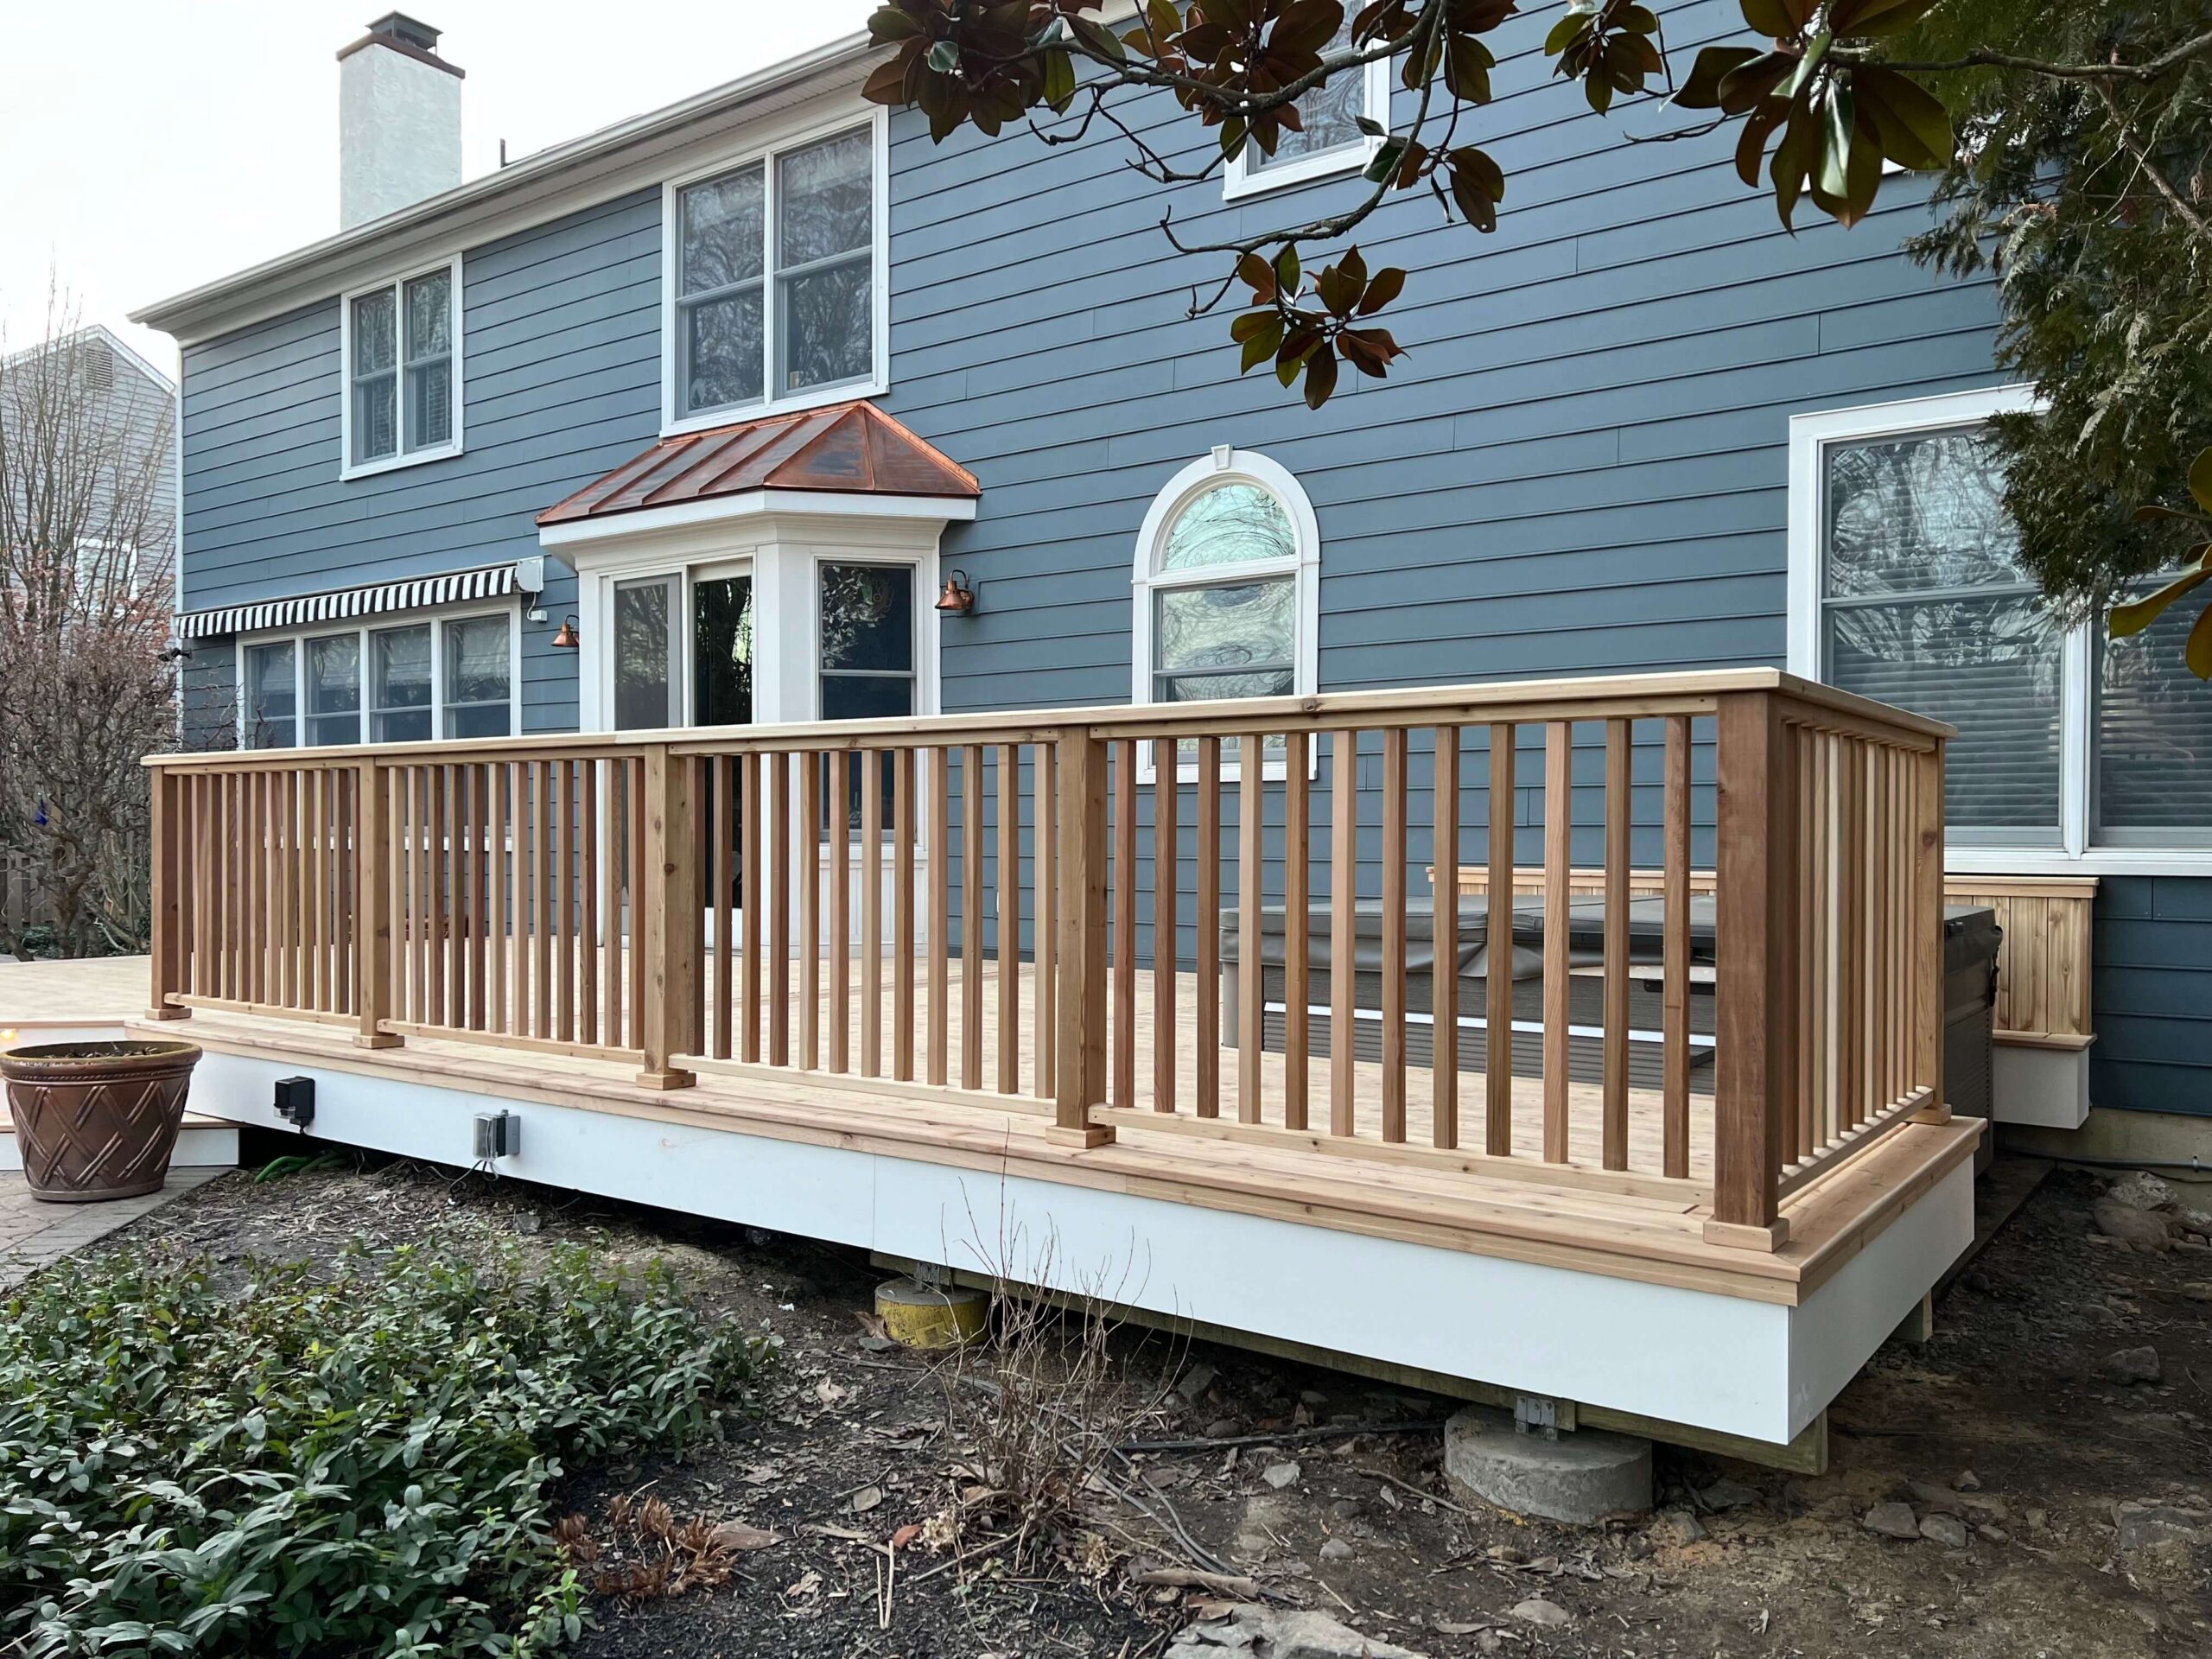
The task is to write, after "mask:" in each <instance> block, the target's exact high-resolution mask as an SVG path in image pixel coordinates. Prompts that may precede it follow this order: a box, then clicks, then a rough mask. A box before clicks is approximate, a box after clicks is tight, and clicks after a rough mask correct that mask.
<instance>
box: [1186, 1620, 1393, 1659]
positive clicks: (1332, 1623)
mask: <svg viewBox="0 0 2212 1659" xmlns="http://www.w3.org/2000/svg"><path fill="white" fill-rule="evenodd" d="M1167 1651H1168V1652H1169V1653H1171V1654H1184V1655H1204V1656H1206V1659H1215V1656H1223V1655H1229V1656H1245V1659H1427V1655H1425V1654H1420V1653H1415V1652H1414V1650H1413V1649H1411V1648H1401V1647H1398V1646H1396V1645H1395V1644H1394V1643H1389V1642H1378V1641H1376V1639H1375V1638H1374V1637H1366V1636H1362V1635H1361V1634H1360V1633H1359V1632H1358V1631H1357V1630H1353V1629H1352V1628H1351V1626H1349V1625H1345V1624H1338V1623H1337V1621H1336V1620H1335V1619H1333V1618H1330V1617H1329V1616H1328V1615H1327V1614H1325V1613H1315V1612H1306V1611H1292V1610H1289V1609H1287V1608H1280V1607H1232V1608H1230V1610H1229V1611H1228V1612H1226V1613H1224V1614H1223V1615H1222V1616H1220V1617H1219V1618H1202V1619H1200V1620H1199V1621H1198V1623H1197V1624H1192V1625H1187V1626H1185V1628H1184V1630H1182V1631H1181V1632H1180V1633H1179V1635H1178V1636H1177V1637H1176V1638H1175V1639H1174V1641H1173V1642H1172V1643H1169V1644H1168V1647H1167Z"/></svg>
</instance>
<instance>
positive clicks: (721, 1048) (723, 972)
mask: <svg viewBox="0 0 2212 1659" xmlns="http://www.w3.org/2000/svg"><path fill="white" fill-rule="evenodd" d="M700 770H701V772H702V777H701V780H700V782H701V786H702V789H703V790H704V791H705V792H706V797H707V841H708V861H707V862H708V870H707V910H708V912H709V913H710V915H711V916H712V918H713V920H712V921H711V922H710V923H709V928H710V929H711V930H712V931H713V933H714V986H713V990H712V994H711V997H710V1001H711V1004H712V1006H713V1008H714V1011H715V1017H714V1035H713V1039H712V1047H711V1048H710V1050H709V1052H711V1053H712V1054H713V1055H714V1057H715V1058H716V1059H718V1060H726V1059H728V1058H730V1054H731V1052H732V1048H733V1043H732V1040H731V1037H732V1033H731V1024H732V1021H733V1020H734V1015H735V1010H734V1009H733V1008H732V1007H731V1006H730V1004H731V1001H732V998H731V995H730V979H731V973H730V966H731V963H732V961H733V958H734V949H733V944H732V941H731V939H730V923H731V919H732V918H731V914H730V888H731V874H730V863H731V855H732V854H733V853H734V851H735V847H734V841H735V838H736V835H737V821H738V817H739V815H738V813H737V812H736V811H735V810H734V808H733V805H732V802H733V800H734V798H735V795H736V791H735V790H734V788H733V787H732V785H733V784H734V782H735V780H736V773H737V757H736V756H734V755H710V756H709V757H707V759H706V760H703V761H702V762H701V764H700Z"/></svg>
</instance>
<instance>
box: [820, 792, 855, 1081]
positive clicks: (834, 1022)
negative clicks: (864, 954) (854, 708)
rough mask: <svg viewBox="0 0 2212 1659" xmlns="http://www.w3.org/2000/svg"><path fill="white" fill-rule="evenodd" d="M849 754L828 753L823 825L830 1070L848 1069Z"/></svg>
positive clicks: (850, 995)
mask: <svg viewBox="0 0 2212 1659" xmlns="http://www.w3.org/2000/svg"><path fill="white" fill-rule="evenodd" d="M852 760H853V757H852V753H851V752H850V751H849V750H846V749H833V750H832V751H830V754H829V813H828V823H826V824H825V825H824V826H823V828H824V832H825V833H826V834H827V835H828V836H829V1069H830V1070H831V1071H848V1070H849V1069H850V1067H851V1065H852V1033H851V1022H852V1007H853V977H852V968H853V961H852V958H853V917H852V886H853V872H852V855H853V827H852V816H853V815H852V798H853V780H852Z"/></svg>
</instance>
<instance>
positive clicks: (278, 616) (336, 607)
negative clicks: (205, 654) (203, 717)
mask: <svg viewBox="0 0 2212 1659" xmlns="http://www.w3.org/2000/svg"><path fill="white" fill-rule="evenodd" d="M528 563H530V564H531V565H532V566H533V567H535V566H536V565H537V561H536V560H534V559H533V560H531V561H528ZM522 587H524V582H522V580H521V579H520V575H519V571H518V566H516V565H514V564H512V563H508V564H494V565H488V566H486V568H484V569H480V570H456V571H454V572H453V573H452V574H450V575H442V576H417V577H416V578H415V579H414V580H412V581H410V582H377V583H374V584H372V585H371V586H369V587H365V588H336V589H334V590H333V591H331V592H329V593H325V594H301V595H300V596H299V597H298V598H296V599H272V600H270V601H267V602H266V603H264V604H260V605H225V606H220V607H217V608H215V609H213V610H207V611H183V612H180V613H178V615H177V619H176V637H177V638H178V639H215V638H217V637H219V636H220V635H224V634H231V633H259V632H263V631H264V630H266V629H270V628H293V627H299V626H302V625H305V624H309V623H315V622H340V621H344V620H346V618H348V617H355V616H376V615H381V614H382V613H385V612H387V611H413V610H420V609H422V608H423V607H425V606H430V605H457V604H461V603H463V602H465V601H472V600H480V599H504V598H505V597H506V596H507V595H508V594H512V593H514V592H515V591H516V590H517V589H518V588H522ZM536 591H537V589H536V588H535V587H532V588H531V592H536Z"/></svg>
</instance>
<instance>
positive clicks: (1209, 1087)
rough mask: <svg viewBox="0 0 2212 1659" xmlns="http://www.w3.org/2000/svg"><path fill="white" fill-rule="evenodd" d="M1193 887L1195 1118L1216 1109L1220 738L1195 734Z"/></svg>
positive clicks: (1218, 1107) (1218, 1097) (1218, 1111)
mask: <svg viewBox="0 0 2212 1659" xmlns="http://www.w3.org/2000/svg"><path fill="white" fill-rule="evenodd" d="M1197 852H1198V893H1197V895H1196V903H1195V907H1194V912H1193V914H1192V918H1191V919H1192V921H1193V922H1195V923H1196V924H1197V925H1198V985H1197V987H1196V994H1197V997H1198V1012H1197V1015H1196V1017H1195V1018H1194V1019H1193V1020H1192V1039H1193V1040H1194V1041H1195V1042H1196V1044H1197V1045H1198V1066H1197V1075H1196V1076H1195V1077H1193V1078H1192V1110H1193V1111H1195V1112H1197V1114H1198V1116H1200V1117H1217V1116H1220V1114H1221V740H1220V739H1219V738H1218V737H1216V736H1215V735H1213V734H1211V732H1209V733H1208V734H1205V736H1204V737H1201V738H1200V739H1198V849H1197Z"/></svg>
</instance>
